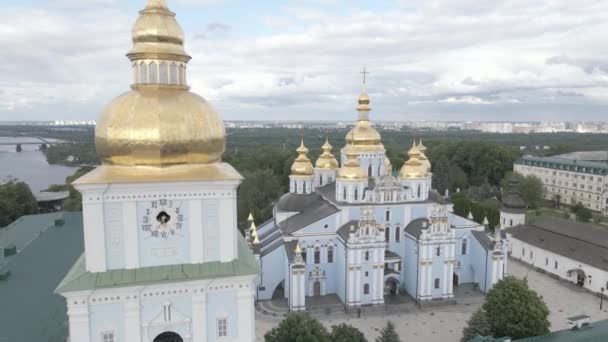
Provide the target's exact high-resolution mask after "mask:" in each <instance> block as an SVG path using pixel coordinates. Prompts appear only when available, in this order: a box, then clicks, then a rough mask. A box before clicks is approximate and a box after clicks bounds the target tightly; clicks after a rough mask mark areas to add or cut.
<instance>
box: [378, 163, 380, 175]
mask: <svg viewBox="0 0 608 342" xmlns="http://www.w3.org/2000/svg"><path fill="white" fill-rule="evenodd" d="M378 177H380V165H378Z"/></svg>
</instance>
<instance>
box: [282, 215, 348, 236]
mask: <svg viewBox="0 0 608 342" xmlns="http://www.w3.org/2000/svg"><path fill="white" fill-rule="evenodd" d="M336 215H338V214H334V215H330V216H328V217H326V218H324V219H321V220H319V221H317V222H314V223H312V224H310V225H308V226H306V227H305V228H303V229H301V230H299V231H298V232H296V233H294V234H293V235H294V236H298V235H301V234H319V233H321V234H327V233H333V232H335V231H336V229H337V227H336ZM325 225H327V228H325Z"/></svg>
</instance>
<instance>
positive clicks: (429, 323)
mask: <svg viewBox="0 0 608 342" xmlns="http://www.w3.org/2000/svg"><path fill="white" fill-rule="evenodd" d="M509 273H510V274H511V275H514V276H516V277H518V278H523V277H527V278H528V283H529V284H530V287H531V288H533V289H534V290H535V291H537V292H538V293H540V294H542V295H543V297H544V299H545V302H546V303H547V306H548V307H549V310H550V311H551V314H550V317H549V320H550V321H551V330H560V329H565V328H568V327H569V325H568V320H567V317H571V316H575V315H580V314H584V315H589V316H591V318H592V320H593V321H596V320H599V319H608V305H605V306H604V310H602V311H600V310H599V304H600V302H599V298H598V297H596V296H594V295H592V294H590V293H588V292H586V291H583V290H581V289H579V288H577V287H575V286H574V285H570V284H568V283H565V282H563V281H558V280H556V279H553V278H551V277H549V276H548V275H546V274H542V273H539V272H537V271H535V270H532V269H530V268H529V267H527V266H525V265H523V264H521V263H519V262H516V261H513V260H512V259H510V260H509ZM464 292H468V291H464ZM464 292H463V293H462V294H461V295H460V299H458V304H452V305H441V306H431V307H425V308H419V307H417V306H415V305H414V304H413V303H411V302H407V301H405V302H404V303H403V304H399V305H392V306H388V307H387V310H379V309H376V310H373V309H372V310H365V309H364V311H363V313H362V317H361V318H357V315H356V314H355V313H351V314H349V315H345V314H344V313H343V312H341V310H338V309H337V308H336V307H335V306H333V307H332V310H331V312H330V314H329V315H328V314H327V313H325V312H323V311H322V310H314V315H315V317H317V318H319V319H320V320H321V321H322V322H323V323H324V324H325V325H326V326H327V327H330V326H331V325H336V324H340V323H347V324H351V325H353V326H355V327H357V328H358V329H360V330H361V331H362V332H363V333H364V334H365V336H366V337H367V339H368V340H369V341H373V340H375V338H376V337H377V336H378V332H379V330H380V329H381V328H382V327H383V326H384V325H385V324H386V321H387V320H391V321H392V322H393V323H395V326H396V328H397V331H398V333H399V335H400V336H401V339H402V340H403V341H424V342H434V341H437V342H446V341H459V340H460V337H461V332H462V329H463V328H464V326H465V325H466V322H467V320H468V319H469V317H470V316H471V314H472V313H473V312H474V311H475V310H476V309H477V308H479V307H480V306H481V304H482V303H483V298H481V297H479V296H475V295H470V294H467V293H464ZM606 304H608V303H606ZM280 311H281V310H280V308H279V307H277V312H280ZM280 320H281V318H275V317H272V316H271V315H263V314H260V313H259V312H256V333H257V338H258V340H259V341H263V340H264V338H263V337H264V334H265V333H266V332H267V331H268V330H270V329H272V327H274V326H276V325H277V324H278V323H279V322H280Z"/></svg>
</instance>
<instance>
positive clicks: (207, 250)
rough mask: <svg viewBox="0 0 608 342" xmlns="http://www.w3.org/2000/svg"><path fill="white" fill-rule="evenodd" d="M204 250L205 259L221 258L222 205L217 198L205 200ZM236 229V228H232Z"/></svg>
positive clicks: (203, 204)
mask: <svg viewBox="0 0 608 342" xmlns="http://www.w3.org/2000/svg"><path fill="white" fill-rule="evenodd" d="M202 202H203V203H202V206H203V252H204V260H205V261H214V260H219V258H220V249H219V246H220V229H222V228H223V227H222V225H221V224H220V223H221V218H220V217H219V212H220V209H219V207H220V205H219V201H217V200H212V199H208V200H203V201H202ZM231 229H234V228H231Z"/></svg>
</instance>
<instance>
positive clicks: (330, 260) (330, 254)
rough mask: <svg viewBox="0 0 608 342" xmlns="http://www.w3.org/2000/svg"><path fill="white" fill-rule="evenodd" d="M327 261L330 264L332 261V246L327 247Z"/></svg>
mask: <svg viewBox="0 0 608 342" xmlns="http://www.w3.org/2000/svg"><path fill="white" fill-rule="evenodd" d="M327 262H328V263H330V264H331V263H332V262H334V248H333V247H329V248H327Z"/></svg>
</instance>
